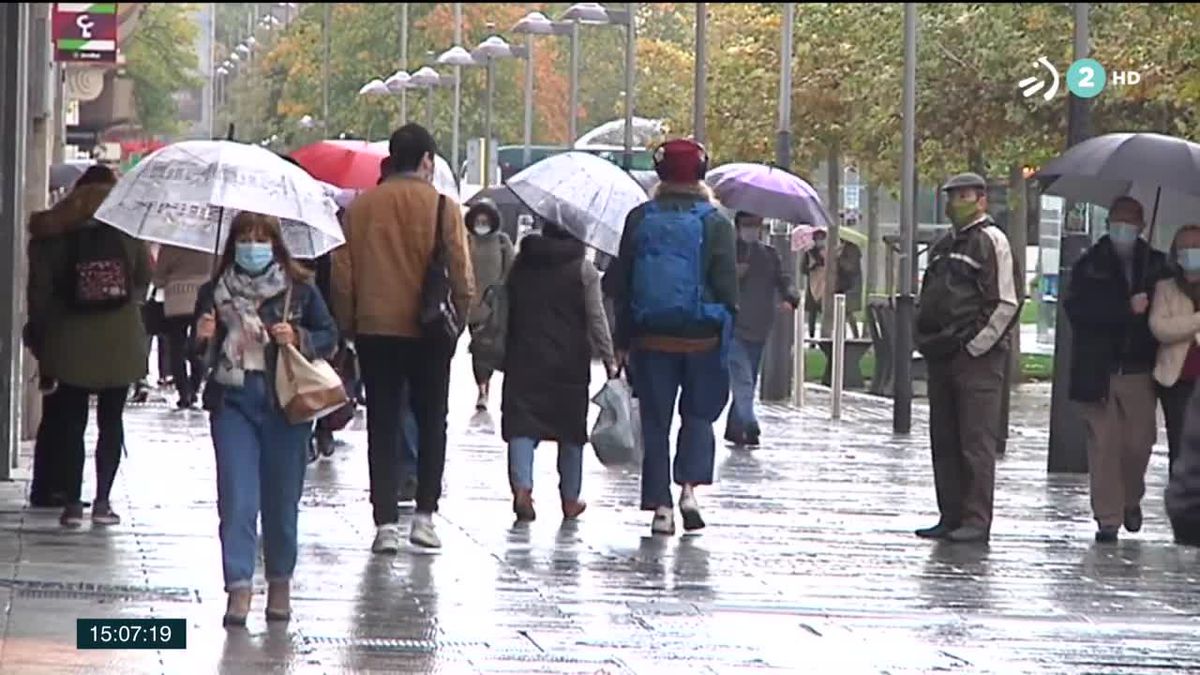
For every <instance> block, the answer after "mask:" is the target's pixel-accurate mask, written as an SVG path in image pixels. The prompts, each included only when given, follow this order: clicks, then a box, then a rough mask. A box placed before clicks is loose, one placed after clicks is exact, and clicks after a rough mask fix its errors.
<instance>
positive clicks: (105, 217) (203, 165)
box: [96, 141, 345, 258]
mask: <svg viewBox="0 0 1200 675" xmlns="http://www.w3.org/2000/svg"><path fill="white" fill-rule="evenodd" d="M238 211H254V212H256V213H263V214H266V215H270V216H276V217H278V218H279V219H280V220H281V221H282V223H283V235H284V240H285V241H286V243H287V245H288V249H289V250H290V251H291V253H292V255H294V256H296V257H297V258H317V257H320V256H322V255H324V254H325V253H327V252H329V251H331V250H333V249H335V248H337V247H338V246H340V245H342V244H343V243H345V237H344V236H343V235H342V228H341V225H339V224H338V221H337V218H336V216H335V214H336V212H337V207H336V206H335V205H334V203H333V200H332V199H331V198H330V196H329V193H328V192H327V191H326V188H325V187H323V185H322V184H321V183H320V182H319V181H317V180H314V179H313V178H312V177H311V176H309V175H308V174H307V173H305V171H304V169H302V168H300V167H298V166H295V165H294V164H292V163H290V162H288V161H287V160H284V159H283V158H281V157H279V156H278V155H276V154H275V153H273V152H271V151H270V150H266V149H264V148H260V147H258V146H255V145H246V144H243V143H235V142H233V141H185V142H182V143H175V144H173V145H168V146H167V147H165V148H162V149H160V150H156V151H155V152H154V153H153V154H151V155H150V156H149V157H146V158H145V159H143V160H142V161H141V163H139V164H138V165H137V166H136V167H134V168H133V169H132V170H131V171H130V172H129V173H127V174H125V175H124V176H123V177H122V178H121V180H120V181H118V182H117V184H116V186H115V187H113V189H112V191H111V192H110V193H109V195H108V197H107V198H106V199H105V200H104V203H103V204H101V205H100V208H99V209H98V210H97V211H96V218H97V219H99V220H102V221H104V222H106V223H108V224H110V225H112V226H114V227H116V228H117V229H119V230H122V231H123V232H126V233H128V234H129V235H130V236H133V237H135V238H137V239H141V240H144V241H151V242H156V243H160V244H168V245H171V246H179V247H182V248H187V249H191V250H195V251H202V252H205V253H212V252H214V251H218V250H220V249H221V247H223V246H224V245H225V239H226V238H227V237H228V234H229V227H228V225H229V223H230V221H232V219H233V217H234V216H235V215H236V213H237V212H238Z"/></svg>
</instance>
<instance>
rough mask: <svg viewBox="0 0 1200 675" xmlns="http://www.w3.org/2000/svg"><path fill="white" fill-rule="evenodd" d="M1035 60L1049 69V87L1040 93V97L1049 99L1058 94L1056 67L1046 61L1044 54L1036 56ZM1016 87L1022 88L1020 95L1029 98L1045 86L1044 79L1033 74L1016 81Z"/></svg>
mask: <svg viewBox="0 0 1200 675" xmlns="http://www.w3.org/2000/svg"><path fill="white" fill-rule="evenodd" d="M1037 62H1038V63H1039V64H1041V66H1042V67H1043V68H1045V69H1046V70H1048V71H1050V77H1051V78H1053V79H1052V80H1051V82H1050V88H1049V89H1046V93H1044V94H1042V98H1044V99H1046V100H1047V101H1049V100H1050V99H1052V98H1054V97H1055V96H1056V95H1057V94H1058V81H1059V79H1058V69H1057V68H1055V67H1054V65H1053V64H1051V63H1050V61H1048V60H1047V59H1046V57H1044V56H1040V57H1038V60H1037ZM1017 87H1018V88H1020V89H1023V90H1024V91H1022V92H1021V96H1022V97H1024V98H1030V97H1032V96H1035V95H1037V93H1038V92H1039V91H1041V90H1042V89H1045V88H1046V80H1044V79H1042V78H1040V77H1038V76H1037V75H1034V76H1033V77H1027V78H1025V79H1023V80H1021V81H1020V82H1018V83H1017Z"/></svg>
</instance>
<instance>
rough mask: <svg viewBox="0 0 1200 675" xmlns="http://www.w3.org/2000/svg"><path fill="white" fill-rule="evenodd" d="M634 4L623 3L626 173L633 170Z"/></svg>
mask: <svg viewBox="0 0 1200 675" xmlns="http://www.w3.org/2000/svg"><path fill="white" fill-rule="evenodd" d="M635 11H637V5H636V3H632V2H627V3H625V14H626V16H627V18H628V20H629V23H628V24H626V26H625V154H624V155H623V156H622V160H621V166H622V167H624V169H625V170H626V171H629V170H630V169H632V168H633V79H634V76H635V72H634V68H636V67H637V63H636V62H637V24H636V22H635V21H634V16H633V15H634V12H635Z"/></svg>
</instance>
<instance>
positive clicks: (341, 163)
mask: <svg viewBox="0 0 1200 675" xmlns="http://www.w3.org/2000/svg"><path fill="white" fill-rule="evenodd" d="M387 154H388V153H387V150H386V148H384V149H381V148H380V147H379V146H378V145H374V146H373V145H372V144H371V143H368V142H366V141H340V140H339V141H317V142H316V143H313V144H312V145H306V146H304V147H303V148H300V149H299V150H297V151H295V152H293V153H292V157H294V158H295V159H296V161H297V162H300V166H302V167H304V169H305V170H307V171H308V172H309V173H310V174H312V176H313V178H316V179H317V180H320V181H325V182H326V183H329V184H331V185H336V186H338V187H340V188H348V189H352V190H367V189H369V188H373V187H375V184H376V183H378V182H379V162H380V160H382V159H383V158H384V157H387Z"/></svg>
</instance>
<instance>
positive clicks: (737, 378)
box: [725, 338, 764, 436]
mask: <svg viewBox="0 0 1200 675" xmlns="http://www.w3.org/2000/svg"><path fill="white" fill-rule="evenodd" d="M763 346H764V344H763V343H762V342H750V341H747V340H742V339H741V338H734V339H733V344H732V345H730V347H729V384H730V388H731V389H733V405H731V406H729V417H728V419H726V421H725V428H726V431H727V434H726V435H730V436H741V435H742V434H743V433H745V432H746V430H747V429H748V428H751V427H753V428H755V429H757V428H758V418H757V417H756V416H755V415H754V393H755V391H756V390H757V389H758V370H759V366H761V365H762V354H763Z"/></svg>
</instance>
